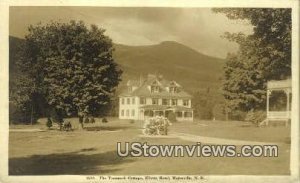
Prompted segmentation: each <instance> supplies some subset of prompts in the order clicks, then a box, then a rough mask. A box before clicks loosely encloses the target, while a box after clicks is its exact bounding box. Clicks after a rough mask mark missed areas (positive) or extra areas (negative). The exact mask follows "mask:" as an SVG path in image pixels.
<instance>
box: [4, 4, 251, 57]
mask: <svg viewBox="0 0 300 183" xmlns="http://www.w3.org/2000/svg"><path fill="white" fill-rule="evenodd" d="M70 20H78V21H79V20H82V21H84V22H85V23H86V24H88V25H89V24H95V25H97V26H99V27H101V28H104V29H105V30H106V32H105V34H106V35H108V36H109V37H111V38H112V40H113V42H115V43H118V44H125V45H134V46H138V45H153V44H159V43H161V42H163V41H176V42H179V43H181V44H184V45H186V46H189V47H191V48H193V49H195V50H197V51H199V52H200V53H203V54H206V55H209V56H214V57H218V58H225V57H226V55H227V53H228V52H235V51H237V49H238V45H237V44H236V43H233V42H229V41H228V40H226V39H224V38H222V35H223V34H224V32H244V33H251V31H252V26H251V25H250V24H249V23H248V22H245V21H236V20H229V19H228V18H227V17H226V16H225V15H224V14H222V13H214V12H212V11H211V9H209V8H158V7H70V6H69V7H67V6H64V7H62V6H57V7H10V16H9V34H10V35H11V36H15V37H19V38H24V36H25V35H26V34H27V33H28V32H27V28H28V26H29V25H36V24H37V23H39V22H40V23H42V24H46V23H48V22H50V21H60V22H69V21H70Z"/></svg>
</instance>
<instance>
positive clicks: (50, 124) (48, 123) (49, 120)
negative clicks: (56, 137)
mask: <svg viewBox="0 0 300 183" xmlns="http://www.w3.org/2000/svg"><path fill="white" fill-rule="evenodd" d="M46 126H47V127H48V128H49V129H50V128H51V127H52V121H51V119H50V118H48V119H47V123H46Z"/></svg>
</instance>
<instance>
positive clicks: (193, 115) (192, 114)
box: [192, 110, 194, 121]
mask: <svg viewBox="0 0 300 183" xmlns="http://www.w3.org/2000/svg"><path fill="white" fill-rule="evenodd" d="M192 121H194V111H193V110H192Z"/></svg>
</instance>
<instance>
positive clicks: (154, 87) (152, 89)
mask: <svg viewBox="0 0 300 183" xmlns="http://www.w3.org/2000/svg"><path fill="white" fill-rule="evenodd" d="M158 92H159V86H151V93H158Z"/></svg>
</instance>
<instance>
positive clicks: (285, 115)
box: [267, 111, 291, 119]
mask: <svg viewBox="0 0 300 183" xmlns="http://www.w3.org/2000/svg"><path fill="white" fill-rule="evenodd" d="M267 118H268V119H290V118H291V111H268V112H267Z"/></svg>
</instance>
